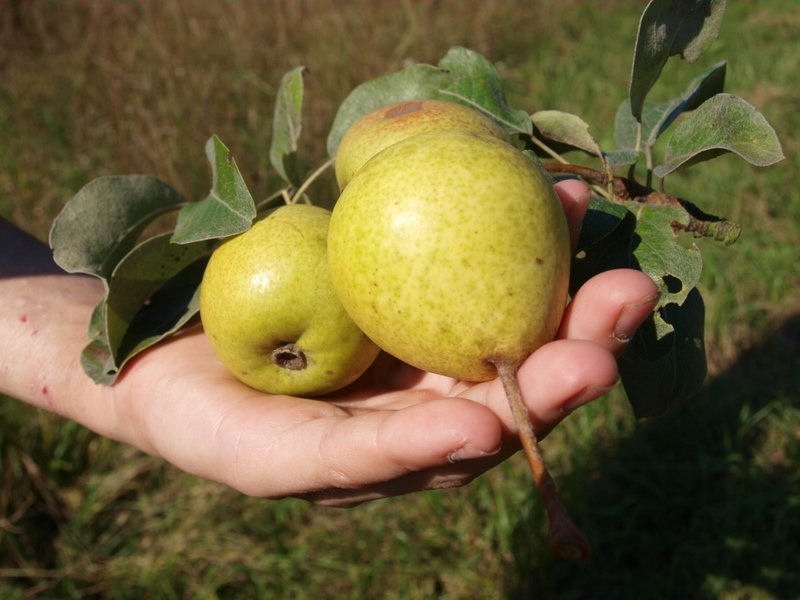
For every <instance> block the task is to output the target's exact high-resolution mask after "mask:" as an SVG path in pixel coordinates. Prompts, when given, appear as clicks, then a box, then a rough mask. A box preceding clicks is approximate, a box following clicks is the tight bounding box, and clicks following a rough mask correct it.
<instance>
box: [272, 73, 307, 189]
mask: <svg viewBox="0 0 800 600" xmlns="http://www.w3.org/2000/svg"><path fill="white" fill-rule="evenodd" d="M305 73H306V68H305V67H296V68H295V69H292V70H291V71H289V72H288V73H286V74H285V75H284V76H283V79H281V85H280V87H279V88H278V96H277V99H276V101H275V112H274V116H273V119H272V142H271V144H270V148H269V160H270V163H271V164H272V166H273V168H274V169H275V170H276V171H277V172H278V175H280V176H281V177H282V178H283V180H284V181H286V182H287V183H290V184H293V185H294V184H296V181H295V177H294V174H293V173H292V167H293V164H292V163H293V158H294V155H295V153H296V152H297V142H298V140H299V139H300V131H301V129H302V121H301V116H302V111H303V75H304V74H305ZM287 163H288V164H287Z"/></svg>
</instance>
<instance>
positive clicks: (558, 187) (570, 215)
mask: <svg viewBox="0 0 800 600" xmlns="http://www.w3.org/2000/svg"><path fill="white" fill-rule="evenodd" d="M554 187H555V191H556V195H557V196H558V199H559V200H561V206H562V207H563V208H564V214H565V215H566V217H567V225H568V227H569V233H570V240H571V242H572V249H573V250H575V247H576V246H577V245H578V237H579V236H580V233H581V224H582V223H583V218H584V217H585V216H586V211H587V210H588V208H589V199H590V198H591V195H592V193H591V190H590V189H589V186H587V185H586V184H585V183H584V182H583V181H581V180H579V179H564V180H562V181H559V182H557V183H556V184H555V186H554Z"/></svg>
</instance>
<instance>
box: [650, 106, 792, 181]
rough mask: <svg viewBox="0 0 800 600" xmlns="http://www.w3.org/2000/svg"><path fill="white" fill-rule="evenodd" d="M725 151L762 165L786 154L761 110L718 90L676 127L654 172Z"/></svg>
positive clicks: (677, 166)
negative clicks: (662, 158)
mask: <svg viewBox="0 0 800 600" xmlns="http://www.w3.org/2000/svg"><path fill="white" fill-rule="evenodd" d="M725 152H734V153H735V154H738V155H739V156H740V157H742V158H743V159H745V160H746V161H747V162H749V163H750V164H753V165H756V166H759V167H764V166H767V165H771V164H774V163H776V162H778V161H780V160H783V158H784V155H783V150H782V149H781V144H780V142H779V141H778V136H777V135H776V134H775V130H774V129H773V128H772V126H771V125H770V124H769V123H768V122H767V120H766V119H765V118H764V116H763V115H762V114H761V113H760V112H759V111H758V110H756V109H755V108H754V107H753V106H751V105H750V104H748V103H747V102H745V101H744V100H743V99H741V98H739V97H738V96H733V95H731V94H717V95H716V96H714V97H713V98H711V99H709V100H706V101H705V102H704V103H703V104H701V105H700V106H699V107H697V109H696V110H695V111H694V112H693V113H692V114H690V115H689V116H688V117H687V118H686V119H685V120H683V121H681V122H680V123H679V124H678V125H677V126H676V127H675V130H674V131H673V132H672V135H671V136H670V138H669V140H667V145H666V148H665V150H664V163H663V164H661V165H659V166H657V167H656V168H655V169H654V173H655V174H656V175H657V176H658V177H664V176H665V175H667V174H668V173H671V172H672V171H675V170H677V169H679V168H682V167H687V166H689V165H692V164H695V163H697V162H701V161H703V160H708V159H709V158H713V157H715V156H718V155H720V154H722V153H725Z"/></svg>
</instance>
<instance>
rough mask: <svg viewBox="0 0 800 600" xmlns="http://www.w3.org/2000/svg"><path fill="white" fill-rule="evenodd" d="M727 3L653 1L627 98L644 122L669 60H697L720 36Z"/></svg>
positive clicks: (643, 23)
mask: <svg viewBox="0 0 800 600" xmlns="http://www.w3.org/2000/svg"><path fill="white" fill-rule="evenodd" d="M724 10H725V0H680V1H679V2H678V1H676V0H653V1H652V2H650V3H649V4H648V5H647V6H646V7H645V9H644V12H643V13H642V16H641V19H640V21H639V30H638V33H637V36H636V46H635V49H634V54H633V66H632V68H631V82H630V89H629V94H628V97H629V98H630V103H631V114H633V116H634V118H635V119H636V120H637V121H641V117H642V108H643V105H644V100H645V97H646V96H647V94H648V92H649V91H650V89H651V88H652V87H653V84H655V82H656V81H657V80H658V77H659V76H660V75H661V70H662V69H663V68H664V65H665V64H666V62H667V60H668V59H669V57H670V56H677V55H680V56H681V57H683V58H684V59H686V60H687V61H690V62H692V61H695V60H697V59H698V58H699V57H700V55H701V54H702V52H703V51H704V50H705V49H706V48H707V47H708V45H709V44H710V43H711V42H713V41H714V39H716V37H717V35H719V29H720V25H721V23H722V15H723V13H724Z"/></svg>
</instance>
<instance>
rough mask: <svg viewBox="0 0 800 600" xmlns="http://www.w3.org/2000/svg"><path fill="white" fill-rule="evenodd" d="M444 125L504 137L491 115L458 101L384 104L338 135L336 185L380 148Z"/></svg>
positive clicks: (344, 183)
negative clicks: (340, 137) (340, 138)
mask: <svg viewBox="0 0 800 600" xmlns="http://www.w3.org/2000/svg"><path fill="white" fill-rule="evenodd" d="M447 129H461V130H464V131H473V132H475V133H481V134H486V135H491V136H494V137H497V138H499V139H503V140H506V139H508V136H507V134H506V133H505V131H503V129H502V128H501V127H500V126H499V125H498V124H497V123H495V122H494V121H493V120H492V119H491V118H489V117H488V116H486V115H484V114H483V113H480V112H478V111H477V110H475V109H472V108H469V107H467V106H464V105H462V104H456V103H455V102H447V101H444V100H430V99H426V100H408V101H405V102H396V103H393V104H387V105H385V106H381V107H380V108H377V109H375V110H373V111H371V112H369V113H367V114H366V115H364V116H362V117H361V118H360V119H358V120H357V121H356V122H355V123H353V125H351V126H350V127H349V128H348V129H347V131H346V132H345V134H344V136H343V137H342V140H341V142H340V143H339V148H338V150H337V151H336V163H335V171H336V181H337V182H338V183H339V189H344V188H345V186H346V185H347V184H348V183H349V181H350V180H351V179H352V177H353V175H355V173H356V172H357V171H358V170H359V169H360V168H361V167H362V166H363V165H364V164H365V163H366V162H367V161H368V160H369V159H370V158H372V157H373V156H375V155H376V154H378V152H380V151H381V150H383V149H384V148H387V147H389V146H391V145H392V144H395V143H397V142H399V141H401V140H404V139H406V138H407V137H411V136H412V135H417V134H419V133H425V132H428V131H440V130H447Z"/></svg>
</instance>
